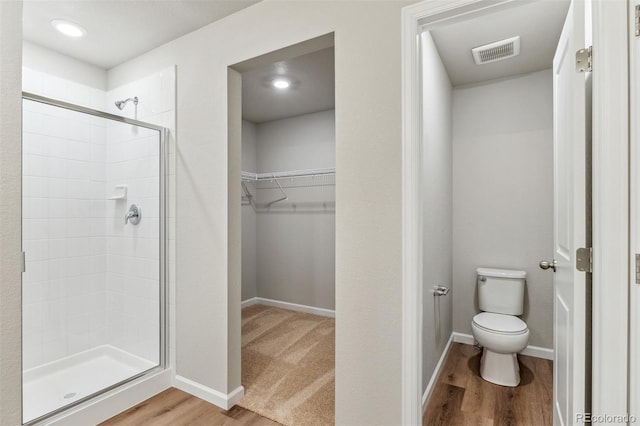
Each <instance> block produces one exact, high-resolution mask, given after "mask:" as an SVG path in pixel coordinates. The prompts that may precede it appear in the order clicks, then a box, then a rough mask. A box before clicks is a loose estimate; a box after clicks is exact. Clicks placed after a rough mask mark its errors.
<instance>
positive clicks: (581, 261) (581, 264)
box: [576, 247, 593, 272]
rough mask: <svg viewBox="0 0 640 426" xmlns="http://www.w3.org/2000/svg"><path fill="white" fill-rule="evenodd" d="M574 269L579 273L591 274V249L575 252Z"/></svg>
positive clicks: (580, 249)
mask: <svg viewBox="0 0 640 426" xmlns="http://www.w3.org/2000/svg"><path fill="white" fill-rule="evenodd" d="M576 269H577V270H578V271H580V272H593V248H591V247H587V248H582V247H581V248H579V249H578V250H576Z"/></svg>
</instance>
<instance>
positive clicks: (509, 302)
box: [476, 268, 527, 315]
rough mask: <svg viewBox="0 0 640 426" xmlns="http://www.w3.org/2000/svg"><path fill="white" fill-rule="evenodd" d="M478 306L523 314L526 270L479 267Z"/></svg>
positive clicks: (490, 309) (499, 312) (512, 313)
mask: <svg viewBox="0 0 640 426" xmlns="http://www.w3.org/2000/svg"><path fill="white" fill-rule="evenodd" d="M476 271H477V273H478V281H477V285H478V307H479V308H480V310H481V311H484V312H494V313H497V314H506V315H522V312H523V306H524V281H525V278H526V276H527V273H526V272H525V271H515V270H512V269H492V268H478V269H477V270H476Z"/></svg>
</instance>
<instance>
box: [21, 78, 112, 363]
mask: <svg viewBox="0 0 640 426" xmlns="http://www.w3.org/2000/svg"><path fill="white" fill-rule="evenodd" d="M77 90H79V89H77ZM23 114H24V123H25V125H24V138H23V147H24V148H23V165H24V167H23V175H24V178H23V204H24V213H23V217H24V220H23V240H24V250H25V252H26V260H27V263H26V272H25V274H24V277H23V294H24V311H23V312H24V313H23V321H24V349H23V354H24V368H25V369H28V368H31V367H34V366H37V365H40V364H43V363H46V362H50V361H54V360H56V359H59V358H61V357H64V356H67V355H70V354H72V353H75V352H78V351H82V350H86V349H89V348H90V347H92V346H97V345H101V344H104V343H106V336H107V333H106V322H105V321H104V319H105V317H106V309H107V304H106V301H105V295H106V253H103V252H100V251H95V252H94V251H93V250H92V247H93V246H94V245H97V246H100V245H106V217H102V218H100V217H95V216H96V215H94V213H93V210H92V208H91V204H92V202H94V201H98V200H104V198H105V185H106V171H105V168H106V164H105V162H104V160H103V159H97V158H92V156H91V151H92V147H95V146H100V145H102V144H104V138H103V137H102V136H100V135H101V134H105V133H106V127H105V122H104V121H100V120H96V119H95V118H94V117H91V116H88V115H85V114H81V113H75V112H71V111H66V110H61V109H59V108H56V107H52V106H48V105H44V104H39V103H36V102H32V101H24V113H23ZM96 170H102V172H101V173H96V172H95V171H96Z"/></svg>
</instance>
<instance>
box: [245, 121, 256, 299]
mask: <svg viewBox="0 0 640 426" xmlns="http://www.w3.org/2000/svg"><path fill="white" fill-rule="evenodd" d="M256 137H257V135H256V125H255V124H253V123H251V122H250V121H246V120H242V171H245V172H251V173H256V172H257V171H258V165H257V161H256V156H257V151H256ZM249 190H251V189H249ZM254 192H255V191H254ZM243 195H244V194H243ZM254 195H255V194H254ZM256 232H257V230H256V212H255V211H254V209H253V207H252V206H251V204H249V202H248V201H243V204H242V300H248V299H251V298H254V297H257V296H258V290H257V286H256V282H257V281H256V274H257V271H256V269H257V267H258V264H257V259H256V256H257V254H258V253H257V250H256V249H257V243H258V242H257V238H258V236H257V234H256Z"/></svg>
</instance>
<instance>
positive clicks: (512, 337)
mask: <svg viewBox="0 0 640 426" xmlns="http://www.w3.org/2000/svg"><path fill="white" fill-rule="evenodd" d="M477 274H478V279H477V288H478V305H479V307H480V309H481V310H482V311H484V312H481V313H479V314H477V315H476V316H474V317H473V320H472V321H471V330H472V333H473V337H474V338H475V340H476V341H477V342H478V343H479V344H480V345H481V346H482V347H483V348H484V349H483V352H482V359H481V361H480V375H481V376H482V378H483V379H484V380H486V381H488V382H491V383H495V384H497V385H501V386H518V384H519V383H520V367H519V366H518V358H517V353H518V352H521V351H522V350H524V348H526V347H527V343H528V342H529V329H528V328H527V324H526V323H525V322H524V321H522V320H521V319H520V318H518V317H517V316H516V315H521V314H522V312H523V310H524V309H523V308H524V306H523V305H524V285H525V277H526V272H524V271H514V270H510V269H490V268H478V270H477Z"/></svg>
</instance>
